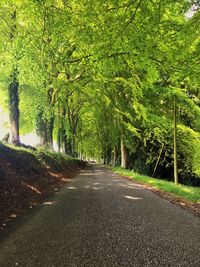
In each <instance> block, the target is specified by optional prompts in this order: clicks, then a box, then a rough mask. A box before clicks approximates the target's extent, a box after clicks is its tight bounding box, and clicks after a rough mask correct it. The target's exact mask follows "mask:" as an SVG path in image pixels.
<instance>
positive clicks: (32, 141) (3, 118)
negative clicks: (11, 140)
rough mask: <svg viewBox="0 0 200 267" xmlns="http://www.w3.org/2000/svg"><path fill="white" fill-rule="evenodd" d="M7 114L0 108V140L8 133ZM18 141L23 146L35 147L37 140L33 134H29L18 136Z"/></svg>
mask: <svg viewBox="0 0 200 267" xmlns="http://www.w3.org/2000/svg"><path fill="white" fill-rule="evenodd" d="M8 120H9V119H8V114H7V113H5V112H3V110H2V108H1V107H0V140H1V139H2V138H4V136H5V135H6V134H7V133H9V126H8ZM20 140H21V142H22V143H23V144H26V145H31V146H35V145H37V144H38V138H37V135H36V134H35V133H29V134H27V135H23V136H20Z"/></svg>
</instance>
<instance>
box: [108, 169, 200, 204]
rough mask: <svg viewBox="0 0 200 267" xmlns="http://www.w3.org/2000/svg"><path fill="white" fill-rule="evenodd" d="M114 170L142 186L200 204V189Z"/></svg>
mask: <svg viewBox="0 0 200 267" xmlns="http://www.w3.org/2000/svg"><path fill="white" fill-rule="evenodd" d="M112 170H113V171H114V172H115V173H118V174H120V175H124V176H127V177H129V178H131V179H133V180H134V181H137V182H139V183H141V184H145V185H149V186H151V187H153V188H156V189H158V190H160V191H162V192H167V193H170V194H172V195H173V196H175V197H178V198H181V199H185V200H189V201H191V202H193V203H197V204H200V188H199V187H192V186H186V185H175V184H174V183H172V182H169V181H165V180H160V179H156V178H151V177H149V176H145V175H141V174H138V173H134V172H132V171H131V170H124V169H122V168H120V167H115V168H112Z"/></svg>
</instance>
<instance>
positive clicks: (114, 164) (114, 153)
mask: <svg viewBox="0 0 200 267" xmlns="http://www.w3.org/2000/svg"><path fill="white" fill-rule="evenodd" d="M116 160H117V150H116V147H114V151H113V160H112V166H113V167H115V166H116Z"/></svg>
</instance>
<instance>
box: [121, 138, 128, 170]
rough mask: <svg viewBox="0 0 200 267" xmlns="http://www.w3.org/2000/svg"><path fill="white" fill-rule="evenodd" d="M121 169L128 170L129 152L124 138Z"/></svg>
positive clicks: (122, 140)
mask: <svg viewBox="0 0 200 267" xmlns="http://www.w3.org/2000/svg"><path fill="white" fill-rule="evenodd" d="M121 167H122V168H124V169H126V168H127V150H126V146H125V140H124V136H123V135H122V136H121Z"/></svg>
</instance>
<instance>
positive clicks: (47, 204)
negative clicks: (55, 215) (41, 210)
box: [43, 201, 56, 206]
mask: <svg viewBox="0 0 200 267" xmlns="http://www.w3.org/2000/svg"><path fill="white" fill-rule="evenodd" d="M54 204H56V202H55V201H46V202H43V205H44V206H52V205H54Z"/></svg>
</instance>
